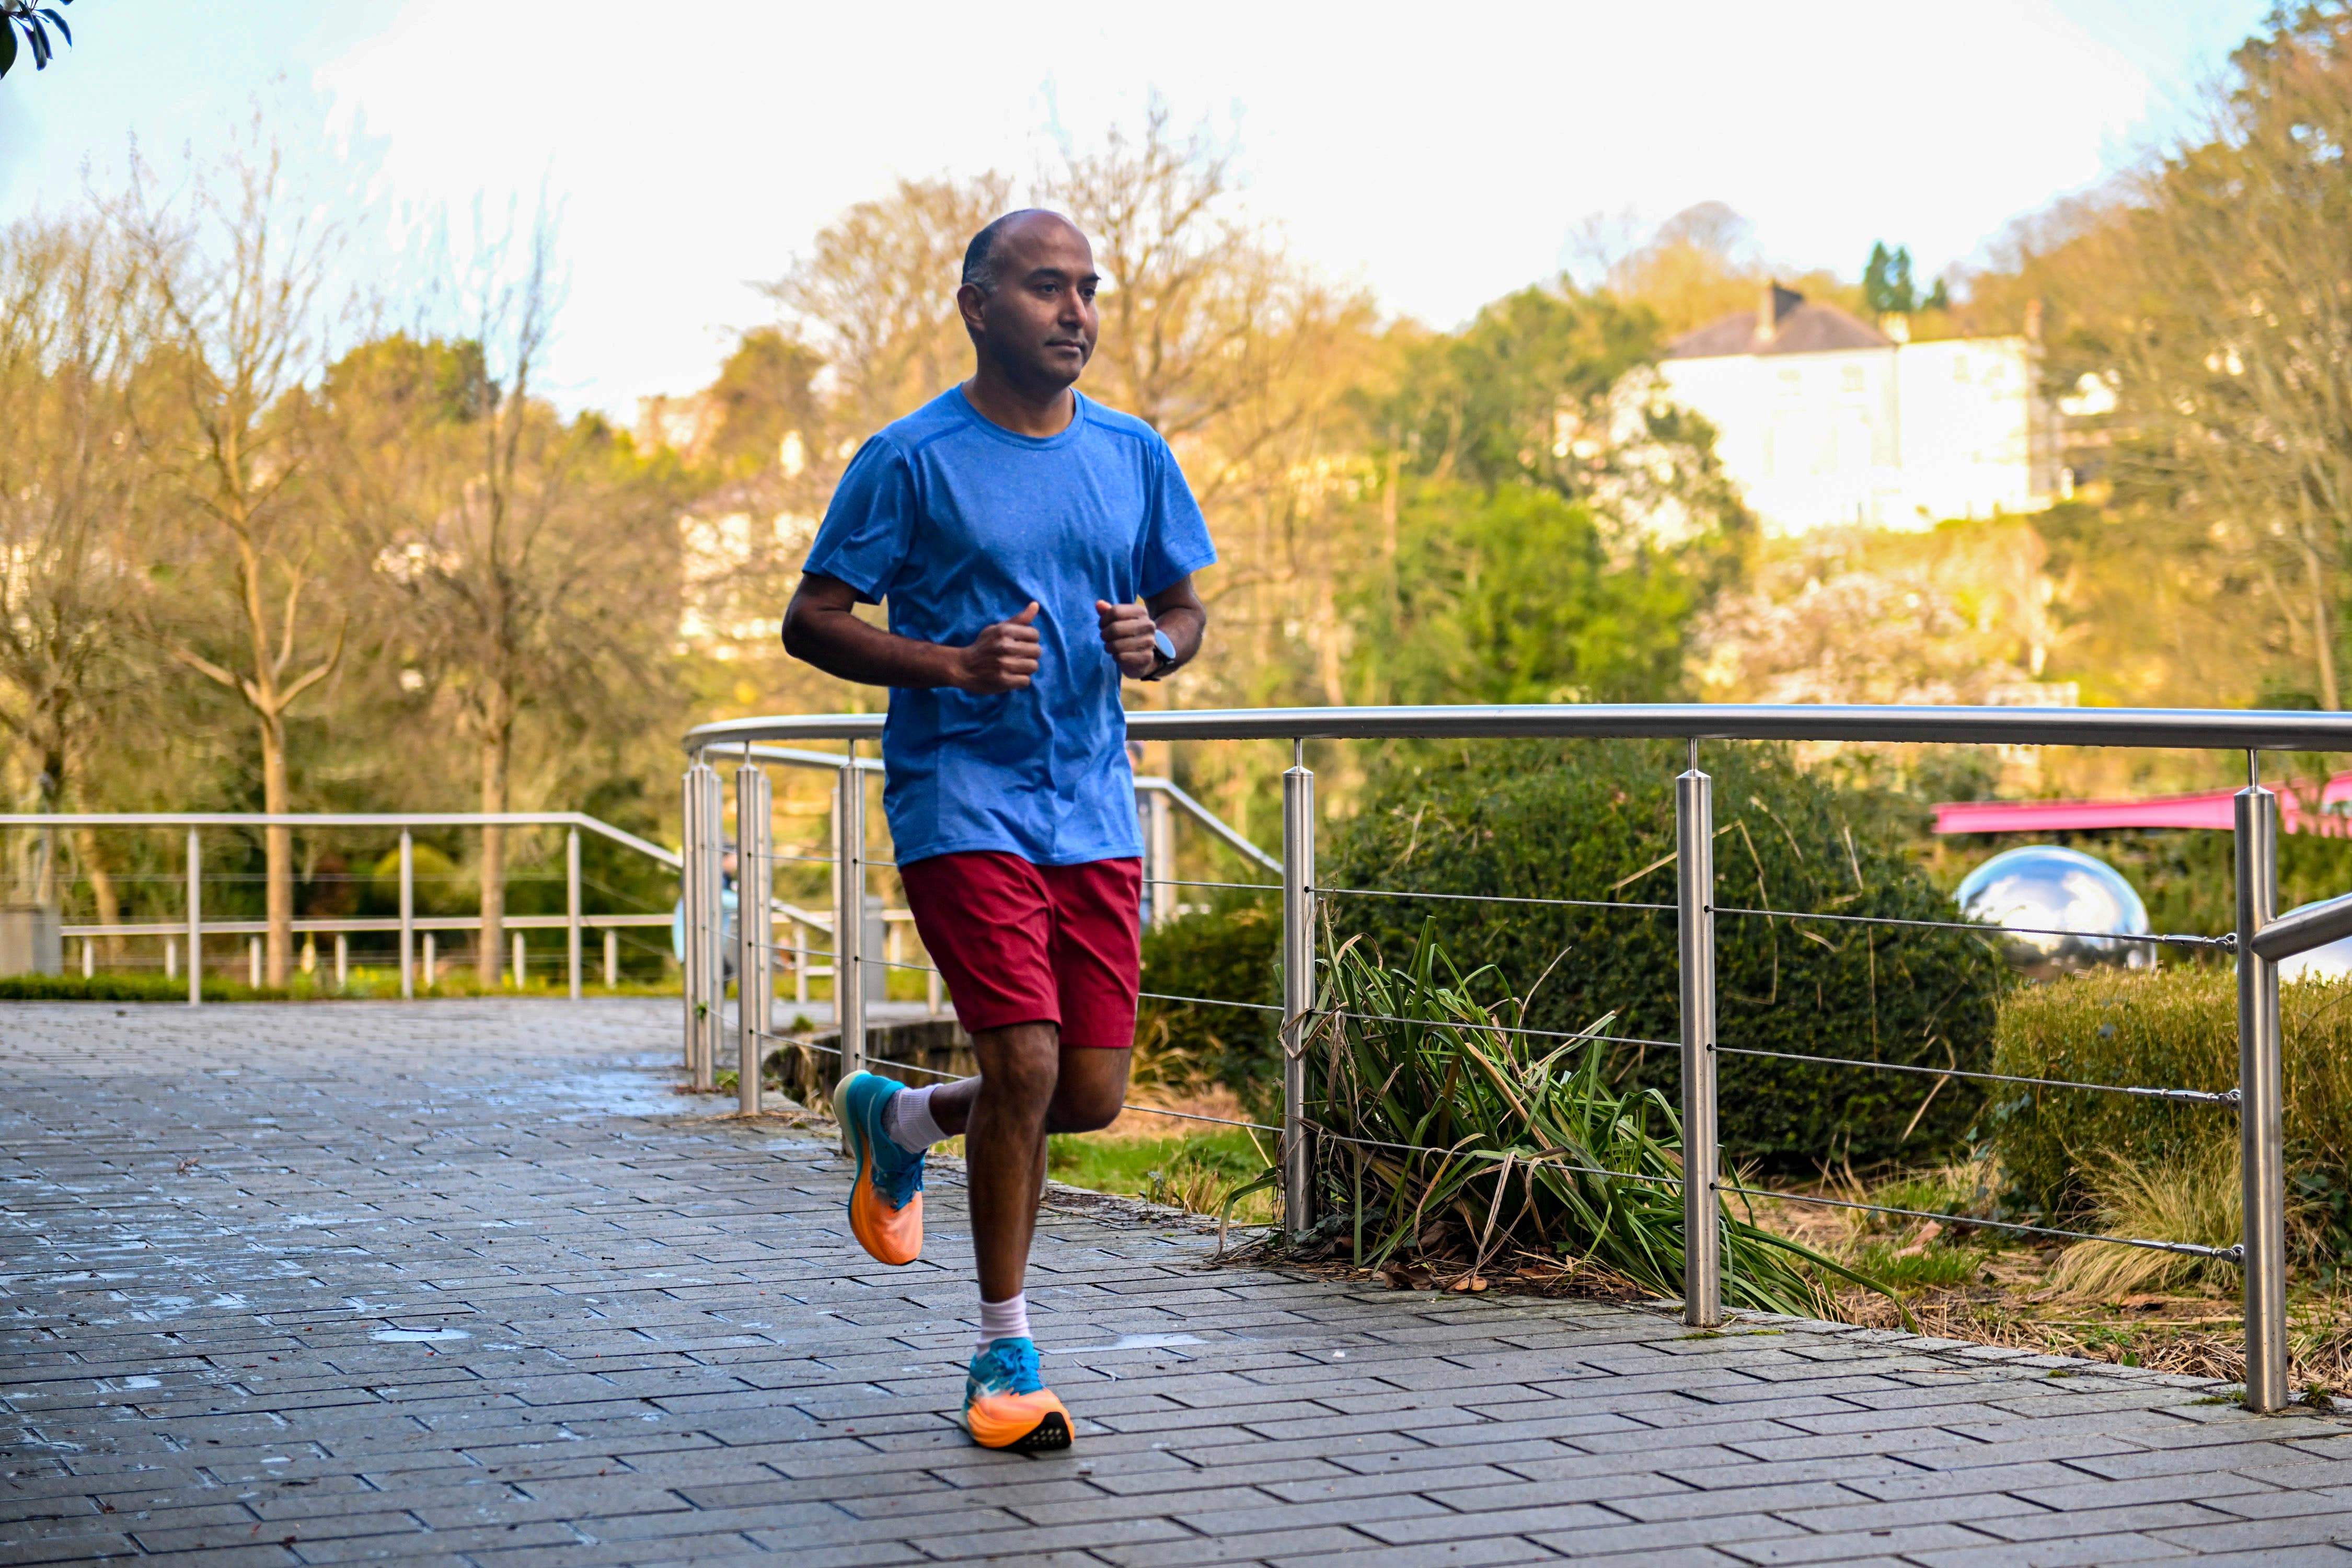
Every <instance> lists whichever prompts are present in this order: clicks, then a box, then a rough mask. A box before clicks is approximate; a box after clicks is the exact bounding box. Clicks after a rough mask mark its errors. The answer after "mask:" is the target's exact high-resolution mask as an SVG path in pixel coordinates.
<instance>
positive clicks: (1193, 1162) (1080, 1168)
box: [1045, 1128, 1274, 1225]
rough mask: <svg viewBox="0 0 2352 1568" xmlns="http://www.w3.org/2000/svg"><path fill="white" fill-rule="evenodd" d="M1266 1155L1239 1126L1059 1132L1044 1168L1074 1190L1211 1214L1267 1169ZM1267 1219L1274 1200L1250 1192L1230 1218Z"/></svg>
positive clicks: (1260, 1221) (1246, 1221)
mask: <svg viewBox="0 0 2352 1568" xmlns="http://www.w3.org/2000/svg"><path fill="white" fill-rule="evenodd" d="M1266 1152H1270V1151H1262V1150H1261V1149H1260V1147H1259V1146H1258V1145H1257V1144H1255V1143H1253V1142H1251V1139H1250V1135H1249V1133H1247V1132H1246V1131H1243V1130H1242V1129H1240V1128H1231V1129H1224V1128H1221V1129H1218V1130H1216V1131H1201V1132H1188V1133H1172V1134H1168V1135H1165V1136H1152V1135H1150V1134H1141V1135H1139V1134H1136V1133H1128V1132H1120V1131H1116V1130H1113V1131H1105V1132H1065V1133H1058V1134H1056V1135H1055V1136H1054V1137H1053V1138H1050V1139H1048V1140H1047V1141H1046V1147H1045V1166H1046V1173H1047V1174H1048V1175H1050V1176H1052V1177H1053V1178H1054V1180H1055V1181H1057V1182H1066V1183H1068V1184H1070V1185H1072V1186H1074V1187H1085V1188H1087V1190H1088V1191H1090V1192H1097V1193H1118V1194H1123V1195H1125V1196H1129V1197H1139V1198H1142V1199H1144V1200H1146V1201H1147V1202H1150V1203H1156V1204H1169V1205H1173V1206H1175V1207H1177V1208H1181V1209H1189V1210H1191V1211H1192V1213H1194V1214H1215V1213H1217V1212H1218V1211H1219V1210H1220V1209H1221V1208H1222V1207H1223V1205H1224V1202H1225V1200H1226V1198H1227V1197H1229V1196H1230V1195H1231V1194H1233V1193H1234V1190H1235V1189H1236V1188H1239V1187H1243V1186H1246V1185H1247V1184H1250V1183H1251V1182H1253V1181H1255V1179H1256V1178H1257V1176H1258V1175H1259V1174H1260V1173H1262V1172H1264V1171H1265V1164H1266V1162H1265V1154H1266ZM1273 1217H1274V1210H1273V1201H1272V1198H1271V1196H1270V1195H1269V1194H1265V1193H1254V1194H1250V1196H1249V1197H1247V1198H1244V1199H1243V1200H1242V1202H1241V1203H1240V1204H1238V1205H1235V1206H1234V1219H1236V1220H1238V1221H1240V1222H1241V1223H1243V1224H1245V1225H1252V1224H1265V1223H1266V1222H1268V1221H1270V1220H1272V1218H1273Z"/></svg>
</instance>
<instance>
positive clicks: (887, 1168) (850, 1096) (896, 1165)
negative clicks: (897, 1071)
mask: <svg viewBox="0 0 2352 1568" xmlns="http://www.w3.org/2000/svg"><path fill="white" fill-rule="evenodd" d="M906 1092H907V1090H906V1086H905V1085H904V1084H901V1083H898V1082H897V1081H895V1080H893V1079H887V1078H884V1077H882V1076H881V1075H880V1074H878V1073H870V1072H860V1073H854V1074H852V1075H851V1076H850V1079H849V1081H848V1082H847V1083H845V1084H843V1085H842V1086H841V1096H840V1100H839V1104H840V1108H841V1111H842V1120H843V1121H845V1122H846V1123H847V1124H848V1126H849V1129H850V1131H851V1133H852V1134H853V1135H854V1136H855V1137H856V1138H857V1139H858V1140H859V1141H860V1142H862V1143H863V1144H864V1145H865V1146H866V1149H867V1150H868V1151H869V1152H871V1155H872V1158H873V1162H874V1190H875V1192H876V1194H877V1195H879V1196H880V1198H881V1199H882V1201H883V1202H884V1203H885V1204H887V1205H889V1206H890V1207H892V1208H894V1209H902V1208H905V1207H906V1206H907V1204H908V1200H909V1199H911V1198H912V1197H913V1196H914V1195H915V1194H917V1193H919V1192H921V1191H922V1190H923V1157H922V1156H921V1155H920V1154H910V1153H908V1152H907V1151H906V1150H904V1149H901V1148H900V1147H898V1144H897V1143H895V1142H891V1139H890V1135H889V1134H888V1133H887V1132H885V1131H882V1110H883V1108H884V1107H885V1106H887V1105H888V1104H889V1103H890V1099H891V1097H892V1096H893V1095H899V1094H904V1093H906Z"/></svg>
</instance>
